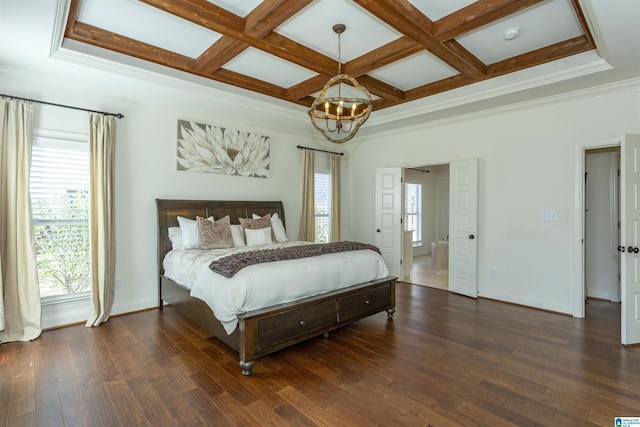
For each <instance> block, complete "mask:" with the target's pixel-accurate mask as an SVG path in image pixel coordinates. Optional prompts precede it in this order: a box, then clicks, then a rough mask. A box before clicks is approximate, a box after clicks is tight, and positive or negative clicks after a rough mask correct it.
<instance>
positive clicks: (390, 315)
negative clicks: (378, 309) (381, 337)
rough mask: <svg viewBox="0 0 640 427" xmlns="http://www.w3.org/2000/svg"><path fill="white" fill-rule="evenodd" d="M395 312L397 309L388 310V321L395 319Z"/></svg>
mask: <svg viewBox="0 0 640 427" xmlns="http://www.w3.org/2000/svg"><path fill="white" fill-rule="evenodd" d="M395 312H396V309H395V308H390V309H388V310H387V319H389V320H391V319H393V313H395Z"/></svg>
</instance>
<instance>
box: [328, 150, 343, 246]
mask: <svg viewBox="0 0 640 427" xmlns="http://www.w3.org/2000/svg"><path fill="white" fill-rule="evenodd" d="M341 157H342V156H341V155H339V154H331V156H330V157H329V174H330V176H331V228H330V230H331V237H330V240H331V241H332V242H339V241H340V197H341V196H340V158H341Z"/></svg>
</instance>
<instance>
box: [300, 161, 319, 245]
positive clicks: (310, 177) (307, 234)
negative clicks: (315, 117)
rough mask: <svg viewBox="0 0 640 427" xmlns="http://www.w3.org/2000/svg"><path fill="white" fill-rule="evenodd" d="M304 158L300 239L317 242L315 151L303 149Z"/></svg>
mask: <svg viewBox="0 0 640 427" xmlns="http://www.w3.org/2000/svg"><path fill="white" fill-rule="evenodd" d="M301 153H302V154H301V160H302V217H301V218H300V233H299V240H303V241H307V242H315V240H316V216H315V185H314V180H315V176H314V174H315V167H314V159H315V157H314V152H313V151H311V150H304V149H303V150H302V151H301Z"/></svg>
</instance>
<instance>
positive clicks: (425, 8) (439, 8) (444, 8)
mask: <svg viewBox="0 0 640 427" xmlns="http://www.w3.org/2000/svg"><path fill="white" fill-rule="evenodd" d="M474 2H475V0H409V3H411V4H413V5H414V6H415V7H416V9H418V10H419V11H420V12H422V14H423V15H425V16H426V17H427V18H429V19H431V20H432V21H437V20H438V19H440V18H444V17H445V16H447V15H451V14H452V13H453V12H455V11H456V10H458V9H462V8H463V7H466V6H469V5H470V4H471V3H474Z"/></svg>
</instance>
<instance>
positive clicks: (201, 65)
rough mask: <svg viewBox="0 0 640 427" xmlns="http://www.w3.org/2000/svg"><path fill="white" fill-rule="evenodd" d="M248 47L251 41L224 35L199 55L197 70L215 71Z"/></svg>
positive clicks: (205, 72) (201, 71)
mask: <svg viewBox="0 0 640 427" xmlns="http://www.w3.org/2000/svg"><path fill="white" fill-rule="evenodd" d="M248 47H249V43H246V42H242V41H240V40H237V39H234V38H233V37H229V36H222V37H220V38H219V39H218V40H217V41H216V42H215V43H214V44H212V45H211V46H210V47H209V48H208V49H207V50H205V51H204V52H203V53H202V54H201V55H200V56H199V57H198V59H197V60H196V64H197V65H196V67H197V70H198V72H200V73H203V74H211V73H214V72H215V71H216V70H218V69H220V68H221V67H222V66H223V65H224V64H226V63H227V62H229V61H231V60H232V59H233V58H235V57H236V56H238V55H239V54H241V53H242V52H244V50H245V49H247V48H248Z"/></svg>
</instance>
